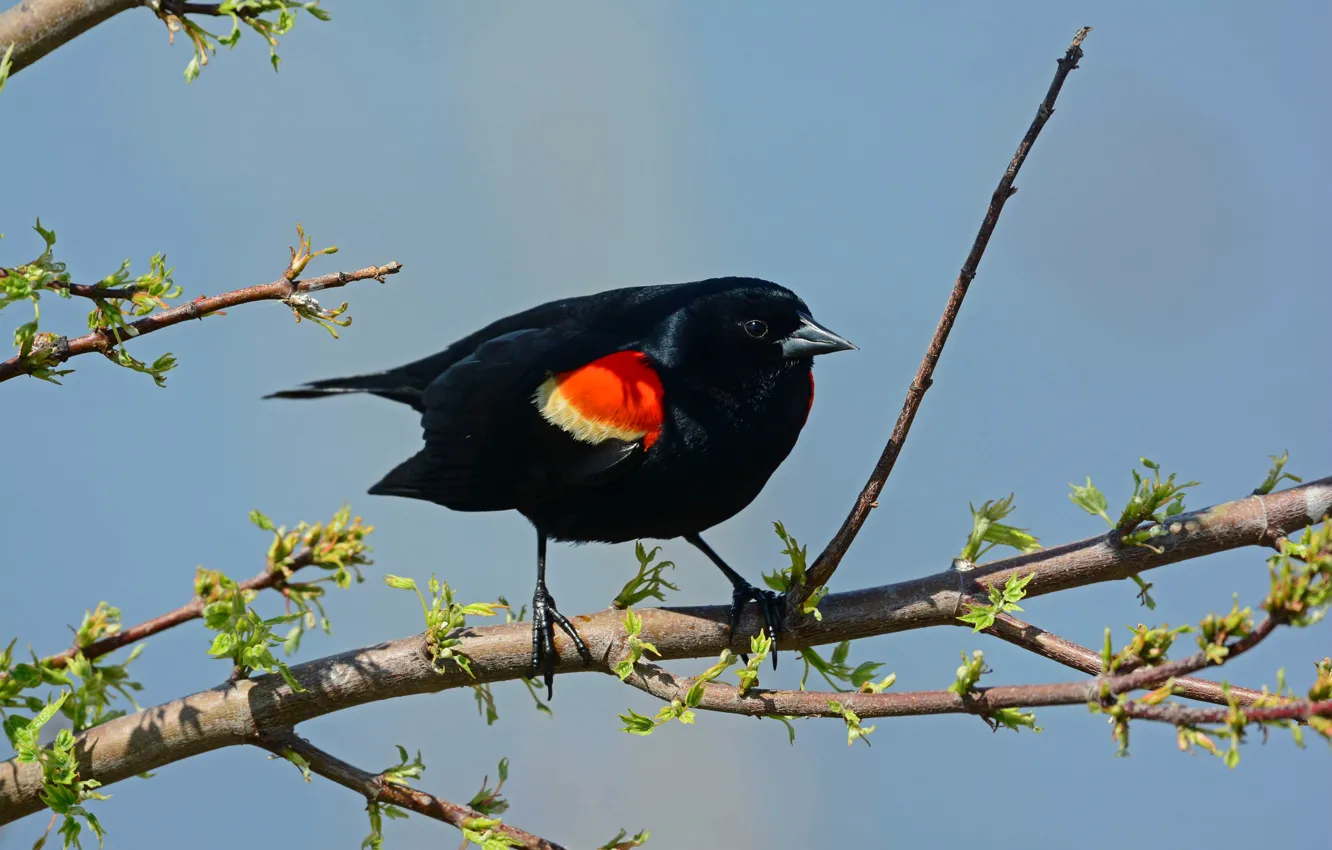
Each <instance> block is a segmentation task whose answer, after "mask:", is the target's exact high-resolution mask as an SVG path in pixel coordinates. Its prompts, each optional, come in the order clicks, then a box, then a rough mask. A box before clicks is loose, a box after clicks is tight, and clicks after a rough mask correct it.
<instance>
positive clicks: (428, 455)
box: [370, 326, 643, 511]
mask: <svg viewBox="0 0 1332 850" xmlns="http://www.w3.org/2000/svg"><path fill="white" fill-rule="evenodd" d="M625 347H626V346H625V344H624V342H623V340H622V339H619V338H617V337H614V336H611V335H607V334H599V333H591V332H588V331H587V330H586V328H581V327H580V328H578V329H577V330H574V329H572V328H570V327H568V326H557V327H553V328H523V329H518V330H512V331H509V332H507V333H504V334H501V335H499V336H496V337H494V338H492V339H490V340H488V341H486V342H484V343H482V344H481V345H479V346H477V347H476V349H475V350H474V351H472V352H471V353H470V354H468V355H467V356H465V357H463V358H461V359H459V360H457V362H455V363H453V364H452V365H451V366H449V367H448V369H446V370H445V371H444V372H443V374H441V375H439V376H438V377H437V378H435V379H434V380H433V381H432V382H431V383H430V384H429V385H428V386H427V387H426V388H425V389H424V391H423V393H422V396H421V401H422V407H423V410H424V415H423V416H422V418H421V424H422V430H423V432H424V437H425V442H426V445H425V447H424V448H423V449H422V450H421V451H420V452H418V453H417V454H416V455H415V456H413V457H412V458H410V459H408V460H407V461H405V462H403V463H402V464H400V465H399V466H398V467H397V468H395V469H394V470H393V471H392V472H390V473H389V474H388V475H387V476H385V477H384V479H383V480H382V481H380V482H379V483H378V484H376V485H375V486H374V487H373V488H371V490H370V492H371V493H373V494H382V495H396V496H406V497H408V498H415V499H424V500H426V501H431V502H435V503H438V504H441V505H445V506H447V507H449V508H452V509H454V510H461V511H491V510H507V509H512V508H521V507H523V506H524V505H530V504H536V503H539V502H542V501H547V500H549V499H552V498H558V497H559V496H561V495H563V494H565V493H568V492H569V491H571V490H572V489H576V488H579V487H586V486H589V485H592V484H596V483H601V482H604V481H606V480H608V479H610V478H613V477H615V476H616V475H617V474H620V473H621V472H623V471H625V470H627V469H629V468H632V466H633V465H634V464H635V463H636V461H637V460H638V458H640V457H641V455H642V451H643V448H642V443H641V442H638V441H623V440H618V439H605V440H601V441H600V442H596V443H590V442H583V441H578V440H575V439H574V438H573V437H572V436H570V435H569V434H567V433H565V432H564V431H562V430H561V429H559V428H557V427H556V426H554V425H551V424H550V423H549V422H547V421H546V420H545V419H543V418H542V416H541V414H540V412H539V410H538V408H537V405H536V402H535V401H534V396H535V394H536V391H537V388H538V387H539V386H540V385H541V384H542V382H543V381H545V380H546V378H547V377H548V376H550V375H551V374H553V373H560V372H566V371H570V370H575V369H578V368H580V367H582V366H584V365H586V364H588V363H590V362H592V361H594V360H596V359H598V358H600V357H604V356H606V355H608V354H612V353H614V352H616V351H620V350H624V349H625Z"/></svg>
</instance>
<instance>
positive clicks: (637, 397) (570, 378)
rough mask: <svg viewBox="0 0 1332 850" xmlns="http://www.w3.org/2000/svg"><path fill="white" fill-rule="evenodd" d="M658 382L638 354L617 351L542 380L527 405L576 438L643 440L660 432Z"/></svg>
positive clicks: (648, 443)
mask: <svg viewBox="0 0 1332 850" xmlns="http://www.w3.org/2000/svg"><path fill="white" fill-rule="evenodd" d="M662 395H663V393H662V388H661V379H660V378H659V377H657V373H656V372H655V371H653V369H652V366H651V365H650V364H649V363H648V359H647V356H646V355H644V354H642V353H640V352H637V351H619V352H616V353H615V354H609V355H607V356H605V357H602V358H599V359H597V360H593V361H592V362H591V363H589V364H587V365H586V366H583V367H581V368H578V369H573V370H571V371H568V372H560V373H559V374H556V375H552V376H550V377H549V378H547V379H546V381H545V383H543V384H542V385H541V386H540V387H539V388H538V389H537V391H536V395H535V396H534V397H533V399H532V401H533V402H534V403H535V404H536V406H537V410H539V411H540V412H541V415H542V417H544V418H545V420H546V421H547V422H549V423H550V424H552V425H554V426H556V427H558V428H560V429H562V430H564V431H566V432H567V433H569V434H570V435H571V436H573V438H574V439H576V440H581V441H583V442H586V443H599V442H601V441H603V440H607V439H617V440H625V441H628V442H632V441H634V440H642V441H643V447H644V448H647V447H649V446H651V445H652V444H653V443H654V442H656V440H657V437H658V436H660V434H661V425H662V421H663V420H664V418H665V412H664V410H663V409H662Z"/></svg>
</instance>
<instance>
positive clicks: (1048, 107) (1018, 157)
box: [787, 27, 1091, 623]
mask: <svg viewBox="0 0 1332 850" xmlns="http://www.w3.org/2000/svg"><path fill="white" fill-rule="evenodd" d="M1089 32H1091V27H1083V28H1082V29H1080V30H1078V33H1077V35H1075V36H1074V37H1073V43H1072V44H1070V45H1069V47H1068V51H1067V52H1066V53H1065V54H1064V56H1063V58H1062V59H1060V60H1059V67H1058V69H1057V70H1056V71H1055V76H1054V81H1053V82H1052V83H1050V89H1049V91H1047V92H1046V94H1045V99H1044V100H1042V101H1041V105H1040V106H1039V107H1038V108H1037V110H1036V117H1035V118H1033V119H1032V122H1031V126H1030V127H1028V128H1027V134H1026V135H1025V136H1023V137H1022V142H1021V143H1020V144H1019V145H1018V149H1017V153H1015V154H1013V159H1012V160H1011V161H1010V162H1009V163H1008V168H1007V169H1006V170H1005V171H1004V176H1003V177H1002V178H1001V179H1000V180H999V186H998V188H996V189H995V190H994V193H993V194H992V195H991V196H990V206H989V208H988V209H987V210H986V211H985V219H984V220H983V221H982V222H981V226H980V232H978V233H977V234H976V239H975V241H973V242H972V245H971V252H970V253H969V254H967V259H966V262H964V263H963V264H962V271H961V272H960V273H959V274H958V276H957V281H956V282H955V283H954V284H953V292H952V294H951V295H949V296H948V304H947V305H946V306H945V307H944V312H943V316H942V317H940V319H939V325H938V327H936V328H935V330H934V336H933V337H931V339H930V345H929V348H927V349H926V351H925V358H924V359H923V360H922V361H921V362H920V368H919V369H917V370H916V377H915V379H914V380H912V382H911V387H910V389H908V390H907V396H906V401H905V402H904V403H903V404H902V412H901V413H900V414H899V415H898V417H897V424H895V425H894V426H893V432H892V434H891V435H890V436H889V437H888V444H887V445H885V446H884V447H883V453H882V454H881V455H879V460H878V462H877V463H875V464H874V470H873V471H872V472H871V473H870V477H869V481H867V482H866V483H865V487H864V489H862V490H861V491H860V495H859V496H857V497H856V503H855V505H854V506H853V507H852V508H851V512H850V513H849V514H847V517H846V520H845V521H843V523H842V527H841V528H839V529H838V530H837V534H835V535H834V536H833V539H832V540H831V541H830V542H829V543H828V545H827V546H826V547H825V548H824V550H823V552H821V553H820V554H819V557H818V559H817V560H816V561H815V562H814V565H813V566H812V567H811V568H810V570H809V575H808V579H807V580H806V581H805V583H804V585H803V586H799V587H793V588H791V591H790V592H789V593H788V594H787V620H788V622H792V623H799V622H800V607H801V604H802V603H803V602H804V601H805V600H806V599H808V598H809V595H810V594H811V593H813V592H814V590H815V589H816V588H818V587H821V586H823V585H826V584H827V583H828V581H829V579H831V578H832V576H833V572H834V571H835V570H836V569H837V565H838V564H840V563H841V562H842V558H843V557H845V555H846V552H847V550H848V549H849V548H851V543H852V542H853V541H854V540H855V539H856V535H857V534H859V533H860V529H861V527H862V526H863V525H864V524H865V521H866V520H867V519H868V518H869V514H870V511H871V510H873V509H874V508H875V507H876V506H877V505H878V498H879V493H880V492H882V490H883V485H884V484H885V483H886V482H887V481H888V476H889V475H890V474H892V471H893V466H894V464H896V463H897V456H898V455H899V454H900V453H901V451H902V445H903V444H904V443H905V442H906V438H907V433H908V432H909V431H910V430H911V423H912V422H913V421H915V418H916V411H918V410H919V409H920V404H921V402H922V401H923V400H924V398H925V391H926V390H928V389H929V388H930V385H931V384H932V383H933V382H934V378H933V376H934V368H935V367H936V366H938V365H939V356H940V355H941V354H942V353H943V347H944V343H946V342H947V341H948V334H949V332H951V331H952V329H953V322H955V321H956V320H957V314H958V311H959V310H961V309H962V299H963V298H965V297H966V295H967V289H968V288H969V287H970V286H971V281H972V279H974V278H975V277H976V269H977V268H978V267H979V266H980V261H981V257H983V256H984V255H985V248H986V246H987V245H989V243H990V237H991V236H992V235H993V234H994V228H995V225H996V224H998V223H999V214H1000V213H1001V212H1003V209H1004V203H1005V202H1006V201H1007V200H1008V199H1009V198H1010V197H1012V195H1013V193H1014V192H1016V191H1017V188H1016V187H1015V186H1014V185H1013V181H1014V180H1015V179H1017V175H1018V171H1019V170H1020V169H1021V168H1022V163H1023V162H1025V161H1026V159H1027V154H1028V153H1030V152H1031V147H1032V145H1033V144H1035V143H1036V137H1037V136H1039V135H1040V132H1041V129H1042V128H1043V127H1044V126H1045V122H1046V121H1049V120H1050V116H1051V115H1053V114H1054V105H1055V100H1056V98H1058V97H1059V91H1060V89H1062V88H1063V87H1064V80H1065V79H1067V78H1068V75H1069V73H1070V72H1071V71H1073V69H1075V68H1077V67H1078V60H1080V59H1081V58H1082V40H1083V39H1085V38H1086V37H1087V33H1089Z"/></svg>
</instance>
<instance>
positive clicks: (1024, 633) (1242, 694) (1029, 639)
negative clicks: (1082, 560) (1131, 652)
mask: <svg viewBox="0 0 1332 850" xmlns="http://www.w3.org/2000/svg"><path fill="white" fill-rule="evenodd" d="M985 633H986V634H991V635H994V636H995V637H997V638H999V639H1001V640H1006V641H1008V642H1009V643H1011V644H1014V645H1016V646H1020V647H1022V648H1023V649H1029V650H1031V651H1032V652H1034V653H1036V654H1037V655H1040V656H1043V657H1045V658H1049V659H1050V660H1051V661H1057V662H1059V663H1060V664H1063V665H1064V666H1065V667H1072V668H1073V669H1074V670H1081V671H1082V672H1084V673H1090V674H1092V675H1093V676H1099V675H1100V674H1101V672H1102V671H1101V653H1099V652H1096V651H1094V650H1091V649H1088V648H1087V647H1085V646H1080V645H1078V644H1076V643H1074V642H1073V641H1071V640H1066V639H1064V638H1061V637H1060V636H1059V635H1056V634H1051V633H1050V632H1047V631H1045V630H1044V629H1041V628H1038V627H1036V626H1033V625H1031V624H1030V623H1024V622H1022V621H1021V620H1019V619H1018V618H1016V617H1013V616H1011V615H1009V614H1000V615H999V617H998V618H996V619H995V621H994V625H993V626H991V627H990V628H988V629H986V630H985ZM1137 666H1138V665H1136V664H1134V665H1130V666H1127V667H1125V668H1124V669H1125V671H1128V670H1133V669H1136V668H1137ZM1229 692H1230V695H1231V696H1232V697H1233V698H1234V699H1235V700H1236V701H1237V702H1239V704H1240V705H1250V704H1252V703H1253V702H1254V701H1255V700H1257V699H1259V698H1260V697H1262V696H1263V692H1262V691H1255V690H1252V689H1250V688H1240V687H1236V686H1234V685H1230V686H1229ZM1175 693H1176V694H1177V695H1179V696H1182V697H1187V698H1189V699H1196V700H1200V701H1202V702H1210V703H1213V704H1215V705H1227V704H1228V703H1227V701H1226V688H1223V687H1222V686H1221V683H1220V682H1212V681H1209V680H1207V679H1194V678H1192V677H1190V676H1184V677H1182V678H1179V679H1176V680H1175Z"/></svg>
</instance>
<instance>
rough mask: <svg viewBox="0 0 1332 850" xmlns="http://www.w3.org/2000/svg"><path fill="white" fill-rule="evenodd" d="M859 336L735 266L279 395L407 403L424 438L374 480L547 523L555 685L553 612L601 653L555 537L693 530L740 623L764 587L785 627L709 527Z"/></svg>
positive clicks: (542, 557)
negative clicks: (556, 566) (582, 623)
mask: <svg viewBox="0 0 1332 850" xmlns="http://www.w3.org/2000/svg"><path fill="white" fill-rule="evenodd" d="M855 347H856V346H854V345H852V344H851V343H850V342H848V341H846V340H845V339H843V338H842V337H840V336H838V335H837V334H835V333H833V332H832V331H830V330H828V329H827V328H825V327H823V326H822V325H820V324H818V323H817V322H815V321H814V320H813V318H811V317H810V313H809V308H808V307H806V306H805V303H804V302H803V301H801V300H800V298H799V297H797V296H796V295H795V293H793V292H791V291H790V290H788V289H786V288H784V287H782V286H778V285H777V284H775V283H770V282H768V281H765V280H759V279H756V278H743V277H725V278H714V279H711V280H704V281H698V282H694V283H681V284H674V285H669V286H642V287H631V288H626V289H615V290H610V291H608V292H601V293H598V294H595V295H588V296H583V297H578V298H566V299H563V300H560V301H552V302H549V303H547V304H542V305H541V306H539V307H533V308H532V309H530V310H527V311H525V312H522V313H518V314H515V315H513V316H509V317H508V318H505V319H500V320H499V321H497V322H495V323H493V324H491V325H489V326H487V327H485V328H482V329H481V330H479V331H477V332H476V333H474V334H472V335H470V336H468V337H465V338H463V339H461V340H459V341H458V342H455V343H454V344H453V345H450V346H449V347H448V348H446V349H444V351H442V352H440V353H439V354H436V355H433V356H431V357H427V358H425V359H423V360H418V361H416V362H414V363H408V364H407V365H405V366H399V367H398V368H396V369H390V370H388V371H386V372H378V373H375V374H370V375H357V376H353V377H348V378H332V379H329V380H323V381H315V382H313V383H310V384H307V385H305V387H303V388H301V389H295V390H287V391H284V392H279V393H274V394H273V395H272V396H269V398H318V397H321V396H329V395H337V394H341V393H360V392H365V393H371V394H372V395H377V396H381V397H383V398H387V399H392V400H394V401H399V402H402V403H404V404H408V405H410V406H412V407H413V408H415V409H416V410H417V411H419V412H420V413H421V414H422V416H421V424H422V427H423V430H424V432H425V447H424V448H423V449H421V451H419V452H418V453H417V454H416V455H414V456H413V457H411V458H409V459H408V460H406V461H404V462H403V463H401V464H399V465H398V467H397V468H396V469H394V470H393V471H392V472H390V473H389V474H388V475H386V476H384V478H383V480H381V481H380V482H379V483H378V484H376V485H375V486H373V487H371V488H370V493H372V494H383V495H392V496H405V497H407V498H411V499H423V500H425V501H429V502H435V503H436V504H440V505H443V506H445V507H447V508H452V509H453V510H456V511H502V510H516V511H518V512H519V513H521V514H522V515H523V516H525V517H527V518H528V520H530V521H531V522H532V524H533V525H534V526H535V527H536V531H537V584H536V592H535V594H534V596H533V598H532V672H531V675H532V676H533V677H535V676H536V675H538V673H540V674H544V677H545V681H546V687H547V693H548V696H550V695H552V694H553V680H554V666H555V660H556V657H557V656H556V653H555V651H554V636H555V629H554V626H555V625H556V624H558V625H559V626H560V628H561V629H562V630H563V631H564V632H565V633H567V634H568V635H569V637H570V638H571V639H572V640H573V642H574V645H575V646H576V647H577V649H578V652H579V653H580V654H581V655H582V657H583V659H584V661H586V662H588V663H591V661H592V659H591V655H590V653H589V652H588V650H587V647H586V645H584V643H583V640H582V638H581V637H579V635H578V632H577V631H576V630H575V629H574V628H573V626H572V624H570V622H569V621H568V619H566V618H565V617H564V615H563V614H561V613H560V612H559V611H558V610H557V609H556V607H555V600H554V598H553V597H552V596H551V595H550V592H549V591H548V590H547V589H546V541H547V540H548V539H551V540H564V541H573V542H588V541H601V542H606V543H621V542H625V541H629V540H636V539H641V538H656V539H670V538H675V537H683V538H684V539H685V540H687V541H688V542H689V543H691V544H692V545H694V546H696V547H697V548H698V549H699V550H701V551H702V552H703V554H704V555H706V556H707V557H708V559H709V560H711V561H712V562H713V563H714V564H716V565H717V567H718V568H720V569H721V571H722V572H723V573H724V574H725V575H726V578H727V579H729V580H730V582H731V584H732V585H733V586H734V588H735V591H734V594H733V595H732V605H731V627H732V629H734V628H735V624H736V623H737V621H738V619H739V616H740V612H741V611H742V610H743V608H744V606H745V604H746V603H747V602H749V601H751V600H752V601H754V602H757V603H758V605H759V609H760V611H761V613H762V615H763V619H764V622H765V624H766V627H767V629H768V632H769V634H770V635H772V636H775V635H776V632H777V631H778V630H779V629H780V628H781V627H782V622H781V610H782V609H781V607H780V605H779V604H778V603H779V601H780V600H779V598H778V597H777V596H776V595H775V594H773V593H772V592H771V591H766V590H764V591H760V590H758V589H756V588H755V587H754V586H753V585H751V584H750V583H749V582H747V581H745V579H744V578H742V577H741V576H740V574H739V573H737V572H736V571H735V570H733V569H731V568H730V567H729V566H727V564H726V562H724V561H723V560H722V559H721V557H720V556H718V555H717V553H716V552H714V551H713V550H712V548H711V547H710V546H708V544H706V543H704V542H703V538H702V537H700V536H699V535H700V533H701V532H703V531H704V530H706V529H709V528H711V527H712V526H714V525H717V524H718V523H720V522H723V521H725V520H727V519H730V518H731V517H732V516H734V515H735V514H737V513H739V512H740V510H741V509H743V508H744V507H745V506H746V505H748V504H749V503H750V502H752V501H753V500H754V498H755V497H756V496H757V495H758V494H759V491H760V490H762V489H763V486H764V484H766V483H767V481H768V478H769V477H770V476H771V475H772V474H773V472H775V471H776V469H777V467H778V466H779V465H780V464H781V463H782V461H783V460H785V459H786V456H787V454H789V453H790V451H791V449H792V447H794V446H795V442H796V438H797V437H798V436H799V434H800V430H801V428H803V427H804V424H805V420H806V419H807V417H808V415H809V410H810V406H811V405H812V404H813V401H814V377H813V372H812V366H813V358H814V356H816V355H819V354H826V353H830V352H833V351H844V350H847V349H852V348H855ZM776 662H777V655H776V652H774V653H773V665H774V666H776Z"/></svg>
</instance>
